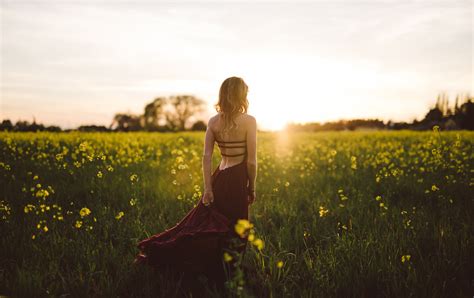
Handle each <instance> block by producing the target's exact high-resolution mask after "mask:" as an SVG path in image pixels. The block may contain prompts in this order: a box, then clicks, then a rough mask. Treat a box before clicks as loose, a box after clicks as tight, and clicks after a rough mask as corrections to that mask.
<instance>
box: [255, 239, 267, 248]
mask: <svg viewBox="0 0 474 298" xmlns="http://www.w3.org/2000/svg"><path fill="white" fill-rule="evenodd" d="M252 244H253V245H255V246H256V247H257V249H258V250H262V249H263V247H264V246H265V243H263V240H262V239H255V240H254V241H253V242H252Z"/></svg>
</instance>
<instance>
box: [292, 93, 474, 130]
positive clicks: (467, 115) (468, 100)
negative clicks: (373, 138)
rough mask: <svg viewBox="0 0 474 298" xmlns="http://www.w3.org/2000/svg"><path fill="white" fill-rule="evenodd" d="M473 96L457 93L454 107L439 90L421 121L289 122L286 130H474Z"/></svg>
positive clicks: (353, 120)
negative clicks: (436, 128)
mask: <svg viewBox="0 0 474 298" xmlns="http://www.w3.org/2000/svg"><path fill="white" fill-rule="evenodd" d="M473 101H474V97H471V96H470V95H469V94H466V95H464V96H460V95H457V96H456V99H455V102H454V106H451V105H450V102H449V98H448V96H447V94H446V93H440V94H439V95H438V97H437V100H436V104H435V105H434V107H432V108H431V109H430V110H429V111H428V112H427V113H426V115H425V117H424V118H423V119H422V120H421V121H418V120H416V119H415V120H413V121H412V122H411V123H408V122H393V121H388V122H386V123H385V122H383V121H382V120H379V119H352V120H339V121H333V122H325V123H319V122H310V123H304V124H298V123H290V124H288V125H287V126H286V128H285V129H286V130H287V131H341V130H361V129H390V130H401V129H409V130H431V129H432V128H433V127H434V126H438V127H439V128H440V129H443V130H459V129H465V130H474V102H473Z"/></svg>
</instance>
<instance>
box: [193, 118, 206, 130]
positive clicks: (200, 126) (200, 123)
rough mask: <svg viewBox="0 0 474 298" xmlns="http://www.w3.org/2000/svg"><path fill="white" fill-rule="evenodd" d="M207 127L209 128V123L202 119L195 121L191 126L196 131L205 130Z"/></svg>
mask: <svg viewBox="0 0 474 298" xmlns="http://www.w3.org/2000/svg"><path fill="white" fill-rule="evenodd" d="M206 129H207V125H206V123H205V122H204V121H202V120H199V121H196V122H194V124H193V126H192V127H191V130H195V131H205V130H206Z"/></svg>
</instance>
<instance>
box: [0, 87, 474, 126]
mask: <svg viewBox="0 0 474 298" xmlns="http://www.w3.org/2000/svg"><path fill="white" fill-rule="evenodd" d="M473 101H474V97H471V96H470V95H469V94H467V95H464V96H463V97H461V96H460V95H458V96H456V99H455V102H454V106H451V104H450V102H449V98H448V96H447V94H445V93H440V94H439V95H438V97H437V100H436V104H435V105H434V107H432V108H431V109H430V110H429V111H428V112H427V113H426V115H425V117H424V118H423V119H422V120H421V121H418V120H413V121H412V122H411V123H408V122H393V121H388V122H386V123H385V122H383V121H382V120H379V119H353V120H339V121H333V122H325V123H319V122H311V123H304V124H296V123H290V124H288V125H287V126H286V128H285V129H286V130H288V131H341V130H359V129H391V130H400V129H411V130H430V129H432V128H433V127H434V126H439V127H440V128H441V129H443V130H457V129H465V130H474V102H473ZM205 110H206V104H205V102H204V101H203V100H201V99H199V98H197V97H195V96H192V95H177V96H170V97H158V98H155V99H154V100H153V101H152V102H150V103H148V104H147V105H146V106H145V108H144V110H143V113H142V114H132V113H117V114H115V116H114V117H113V119H112V122H111V124H110V125H109V126H108V127H107V126H100V125H82V126H79V127H78V128H75V129H66V130H62V129H61V128H60V127H59V126H45V125H43V124H38V123H36V121H35V120H34V119H33V122H32V123H29V122H28V121H24V120H19V121H17V122H16V123H15V124H13V123H12V122H11V121H10V120H8V119H6V120H3V121H2V123H1V124H0V131H52V132H59V131H66V132H67V131H97V132H112V131H159V132H167V131H171V132H173V131H185V130H195V131H196V130H197V131H204V130H206V123H205V122H204V121H203V120H200V119H199V117H200V116H199V114H200V113H202V112H205Z"/></svg>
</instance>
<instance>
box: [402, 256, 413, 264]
mask: <svg viewBox="0 0 474 298" xmlns="http://www.w3.org/2000/svg"><path fill="white" fill-rule="evenodd" d="M410 259H411V255H403V256H402V263H405V262H408V261H410Z"/></svg>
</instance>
